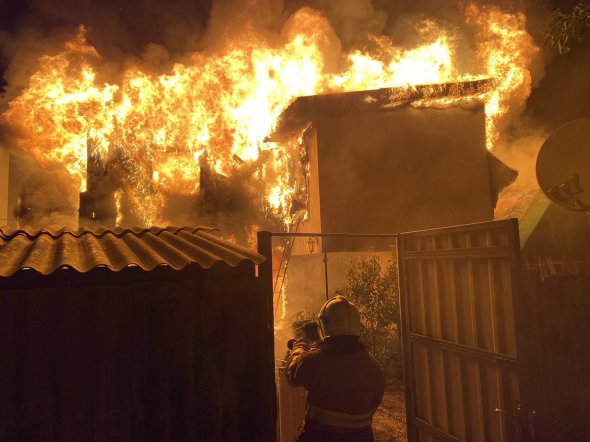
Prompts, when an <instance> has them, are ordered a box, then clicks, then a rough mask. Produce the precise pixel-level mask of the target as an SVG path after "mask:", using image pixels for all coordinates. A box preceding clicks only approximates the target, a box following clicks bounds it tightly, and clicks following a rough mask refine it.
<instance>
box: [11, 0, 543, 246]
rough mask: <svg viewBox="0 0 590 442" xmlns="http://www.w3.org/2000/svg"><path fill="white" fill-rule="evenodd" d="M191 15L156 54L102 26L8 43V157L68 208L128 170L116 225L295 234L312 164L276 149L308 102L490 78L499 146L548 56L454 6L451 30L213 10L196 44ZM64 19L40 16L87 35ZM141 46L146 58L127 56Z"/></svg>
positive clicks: (514, 30) (429, 23) (343, 17)
mask: <svg viewBox="0 0 590 442" xmlns="http://www.w3.org/2000/svg"><path fill="white" fill-rule="evenodd" d="M40 4H42V5H45V6H47V4H46V3H44V2H40ZM49 4H51V2H49ZM182 4H183V2H178V4H175V6H171V7H170V11H172V12H170V11H164V12H166V14H163V15H165V17H167V18H161V19H160V18H158V19H157V21H162V20H164V21H166V23H168V24H170V23H172V22H173V20H170V14H171V13H177V15H178V16H179V23H181V25H179V26H180V28H183V27H184V29H185V31H186V32H185V34H184V37H185V38H184V39H183V40H182V41H183V42H184V43H183V44H181V43H179V42H180V41H181V39H180V37H181V36H183V34H182V32H180V33H178V32H177V33H168V34H167V32H166V31H165V30H161V29H158V30H157V31H154V36H155V37H158V38H159V40H160V42H159V43H158V44H154V43H149V44H145V46H143V47H142V48H140V49H138V47H137V46H138V45H139V43H137V41H136V42H135V43H136V44H135V45H132V44H129V42H126V45H123V46H122V47H121V48H117V50H114V49H113V39H114V37H113V38H111V37H110V36H109V35H108V32H109V30H108V28H107V27H106V26H102V27H101V25H100V21H101V19H99V18H96V17H86V18H88V20H89V21H90V22H91V24H94V26H95V27H96V30H95V29H91V28H87V27H84V26H81V27H80V28H79V31H78V33H77V35H76V36H74V37H71V38H69V39H68V40H67V41H65V43H64V42H63V39H61V43H59V41H60V39H59V38H57V37H56V36H55V35H56V34H55V33H52V38H50V39H46V41H45V42H44V43H43V44H41V43H39V42H40V41H42V38H35V37H31V35H34V33H30V32H29V33H27V32H24V31H23V32H20V33H19V32H17V33H16V35H17V38H15V39H14V40H10V41H9V44H6V41H5V44H4V47H5V48H6V47H10V52H11V55H12V64H11V67H10V69H9V70H8V71H7V75H6V76H7V79H8V81H9V88H8V90H7V92H6V93H5V95H4V101H5V102H4V111H3V113H2V117H1V119H2V123H3V125H4V127H5V128H10V130H11V131H12V132H14V133H16V136H15V142H14V143H13V147H14V148H15V149H17V150H18V151H19V152H21V153H24V154H25V155H28V156H32V157H33V158H34V159H35V161H36V162H37V163H38V164H39V165H41V166H42V167H44V168H48V169H51V170H52V172H53V173H55V174H57V175H58V176H59V180H60V182H62V183H63V184H64V185H65V186H66V187H68V189H69V192H70V193H72V194H74V195H77V194H78V193H79V192H84V191H85V190H86V189H87V186H88V182H89V177H88V173H87V171H88V170H89V161H91V159H92V158H96V159H97V161H99V162H100V163H101V164H102V165H103V166H104V165H105V164H111V165H113V167H111V168H112V169H113V170H114V169H116V168H115V167H114V164H116V163H118V164H119V165H120V169H121V170H122V173H120V179H118V180H115V181H116V184H117V185H116V186H114V187H113V189H112V192H113V196H114V197H116V198H115V200H116V201H117V200H118V201H119V202H120V203H119V204H117V202H116V201H115V211H116V212H117V213H116V215H115V216H114V222H115V223H117V222H120V223H129V222H135V221H137V222H138V223H141V224H167V223H179V222H187V221H190V222H193V223H194V222H199V223H202V222H205V223H206V222H207V221H208V220H212V221H213V222H215V223H216V224H218V225H221V227H225V226H224V225H223V224H227V225H228V226H231V230H232V231H233V232H234V233H235V234H236V235H239V236H241V237H242V238H244V237H246V236H248V234H249V233H250V231H251V230H252V229H253V228H256V226H265V227H268V226H269V225H275V226H279V227H280V226H282V227H283V228H288V226H289V225H291V224H292V223H294V222H295V221H296V220H297V218H299V217H301V216H304V213H302V211H301V207H304V206H305V205H304V204H302V201H305V199H306V195H307V191H308V189H307V188H306V173H307V164H306V158H307V155H306V152H305V150H304V149H303V147H302V143H301V138H300V137H301V133H296V134H294V136H293V137H292V138H290V139H289V140H283V141H281V142H271V141H268V140H267V136H268V135H269V133H270V132H271V131H272V129H273V127H274V126H275V124H276V121H277V119H278V117H279V115H281V113H282V112H283V111H284V110H285V109H286V108H287V107H288V106H289V104H290V103H291V102H292V101H293V100H294V99H295V98H296V97H297V96H300V95H313V94H318V93H326V92H342V91H351V90H364V89H374V88H379V87H391V86H402V87H405V88H407V89H408V90H412V87H413V86H412V85H413V84H416V83H436V82H446V81H451V80H464V79H473V78H477V77H478V76H489V77H492V78H493V79H494V82H495V86H494V88H492V90H490V91H488V92H486V93H485V94H482V95H481V97H480V98H481V99H482V100H483V102H484V103H485V113H486V124H487V127H488V135H487V144H488V148H491V147H492V145H493V143H494V140H495V139H496V137H497V133H496V129H497V128H498V127H499V128H502V127H503V126H504V125H505V121H506V120H504V121H503V120H502V119H503V118H509V119H510V117H511V113H514V112H517V111H518V108H519V106H522V103H523V102H524V100H525V99H526V97H527V96H528V93H529V91H530V86H531V75H530V72H529V69H530V68H531V66H532V65H533V64H534V61H535V59H536V57H537V56H538V49H537V48H536V46H535V44H534V42H533V40H532V38H531V37H530V36H529V34H528V33H527V32H526V20H525V17H524V15H523V14H522V13H521V12H517V11H516V10H515V9H514V8H512V9H511V8H506V9H503V8H499V7H496V6H493V5H483V6H482V5H480V4H479V3H469V4H465V5H464V4H462V3H460V2H457V3H455V2H448V4H447V6H449V5H451V6H452V8H451V9H450V10H452V11H453V12H452V13H449V14H448V15H447V16H446V17H444V19H443V18H441V17H435V16H434V14H433V17H434V18H428V9H429V8H427V7H425V9H424V11H423V12H424V14H422V16H417V15H406V16H403V17H404V18H403V20H402V19H399V20H397V21H396V20H393V19H391V18H390V19H388V18H387V14H386V12H385V11H381V10H378V9H376V8H375V7H373V5H372V4H371V3H370V2H368V1H346V2H341V1H339V2H313V1H312V2H307V6H305V7H301V4H299V3H295V2H285V3H282V2H279V1H270V0H269V1H252V2H237V1H218V2H215V3H214V6H213V8H212V9H211V11H210V14H209V23H208V28H207V30H206V31H203V32H202V33H201V29H197V30H193V31H189V30H188V29H187V28H186V23H187V20H186V18H185V17H182V13H181V12H180V11H181V10H182V7H181V6H182ZM147 6H149V7H150V8H153V9H154V11H157V10H158V7H157V6H156V5H147ZM187 8H188V9H186V10H187V11H190V10H191V9H190V7H189V6H187ZM66 9H67V8H64V7H63V6H61V5H58V7H56V8H55V10H53V9H52V8H48V7H45V8H41V10H42V11H43V13H44V14H52V13H54V14H57V13H58V12H55V11H59V14H62V16H61V18H62V19H63V18H64V17H65V20H66V21H68V20H70V22H73V21H75V20H76V21H77V24H81V25H84V24H86V23H85V20H84V18H85V17H84V16H81V15H80V14H77V13H76V12H72V11H68V10H66ZM144 9H145V8H140V10H142V12H141V14H139V16H141V15H142V14H148V12H146V11H144ZM73 10H74V11H76V10H77V8H73ZM49 11H54V12H49ZM174 11H175V12H174ZM111 12H112V11H110V10H109V9H108V8H106V9H105V12H104V13H103V15H106V16H109V14H110V13H111ZM398 12H399V11H398ZM154 13H155V12H154ZM117 20H119V19H117ZM117 20H115V21H114V23H118V21H117ZM138 20H139V19H138ZM410 24H411V25H410ZM163 26H164V27H165V28H166V29H168V28H167V27H166V26H167V25H163ZM197 28H198V27H197ZM101 29H102V31H103V33H102V34H101V33H100V30H101ZM170 29H172V28H170ZM400 29H404V30H405V31H404V33H403V38H399V35H400ZM181 30H182V29H181ZM62 31H63V29H62ZM117 31H119V30H118V29H116V28H115V31H113V32H114V34H116V35H119V34H120V33H119V32H117ZM177 31H178V30H177ZM171 35H176V37H179V39H177V40H175V39H174V38H172V37H171ZM392 35H396V36H397V37H398V38H397V40H396V39H394V38H393V37H392ZM189 36H190V37H191V38H188V37H189ZM18 37H20V38H22V39H23V40H26V42H27V43H28V44H22V45H21V44H19V41H18ZM5 40H6V39H5ZM140 40H141V39H139V40H138V41H140ZM189 40H190V41H189ZM32 41H34V42H35V44H33V43H31V42H32ZM58 43H59V44H58ZM133 46H136V47H135V49H134V50H135V51H138V52H140V53H141V52H142V54H141V56H140V57H137V56H129V54H128V53H126V52H125V50H126V49H127V50H131V48H133ZM31 48H32V49H31ZM5 50H6V49H5ZM121 54H125V55H121ZM89 147H90V148H91V150H92V155H91V156H88V153H87V152H88V149H89ZM90 168H92V167H90ZM118 173H119V172H118ZM206 180H208V183H209V184H208V185H207V186H205V181H206ZM205 187H208V190H205ZM183 197H187V198H188V199H182V198H183ZM232 201H234V202H235V201H240V202H239V203H232ZM244 201H245V202H244ZM187 202H188V203H187ZM187 204H188V205H189V206H191V207H192V209H189V210H187V209H186V207H185V206H187ZM171 206H172V207H181V208H182V210H172V209H170V207H171ZM112 218H113V217H112V216H111V218H110V221H109V222H112ZM38 222H39V221H35V220H33V221H32V223H38Z"/></svg>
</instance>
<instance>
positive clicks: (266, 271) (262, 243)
mask: <svg viewBox="0 0 590 442" xmlns="http://www.w3.org/2000/svg"><path fill="white" fill-rule="evenodd" d="M257 242H258V253H260V254H261V255H262V256H264V258H265V260H264V262H263V263H262V264H259V265H258V290H259V293H260V296H261V297H262V298H263V301H262V305H263V312H262V318H264V321H265V344H266V345H265V347H266V349H267V350H266V358H265V359H266V360H265V361H264V364H263V366H262V371H263V376H264V379H265V380H266V382H265V385H268V391H264V392H262V394H264V395H265V396H266V395H268V396H272V398H269V399H270V400H269V401H268V404H269V406H271V407H272V411H271V410H268V412H267V413H265V414H266V415H267V416H268V419H269V423H268V432H267V434H266V435H265V436H266V437H265V438H264V439H263V440H266V441H268V442H275V441H276V437H277V385H276V381H275V352H274V339H275V338H274V317H273V282H272V233H271V232H266V231H261V232H258V233H257ZM271 404H272V405H271ZM261 412H263V413H264V410H261Z"/></svg>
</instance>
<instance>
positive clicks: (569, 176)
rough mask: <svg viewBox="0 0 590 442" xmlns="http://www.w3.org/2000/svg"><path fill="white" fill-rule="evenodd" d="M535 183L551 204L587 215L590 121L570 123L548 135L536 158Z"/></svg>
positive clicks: (589, 119)
mask: <svg viewBox="0 0 590 442" xmlns="http://www.w3.org/2000/svg"><path fill="white" fill-rule="evenodd" d="M537 181H538V182H539V187H540V188H541V190H543V192H544V193H545V195H547V197H548V198H549V199H550V200H551V201H553V202H555V203H557V204H559V205H560V206H563V207H565V208H567V209H570V210H575V211H579V212H590V118H580V119H579V120H573V121H570V122H569V123H566V124H564V125H563V126H561V127H559V128H557V129H556V130H555V131H554V132H553V133H552V134H551V135H549V138H547V140H546V141H545V143H544V144H543V146H542V147H541V150H540V151H539V155H538V156H537Z"/></svg>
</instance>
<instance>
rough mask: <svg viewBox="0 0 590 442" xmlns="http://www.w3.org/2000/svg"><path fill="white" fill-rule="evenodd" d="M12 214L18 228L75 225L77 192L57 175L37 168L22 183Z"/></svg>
mask: <svg viewBox="0 0 590 442" xmlns="http://www.w3.org/2000/svg"><path fill="white" fill-rule="evenodd" d="M14 216H15V217H16V218H17V219H18V220H19V226H20V227H25V226H30V227H35V228H42V227H49V226H56V227H60V228H61V227H70V228H77V226H78V195H77V194H75V193H72V192H71V190H70V189H68V187H67V186H65V185H64V181H63V178H60V177H59V176H58V175H57V174H55V173H51V172H46V171H42V170H40V171H37V172H35V173H33V174H31V175H29V176H28V177H27V178H26V179H25V180H24V182H23V183H22V187H21V190H20V193H19V197H18V205H17V207H16V208H15V209H14Z"/></svg>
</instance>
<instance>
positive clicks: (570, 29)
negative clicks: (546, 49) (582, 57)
mask: <svg viewBox="0 0 590 442" xmlns="http://www.w3.org/2000/svg"><path fill="white" fill-rule="evenodd" d="M587 28H590V5H589V4H584V3H578V5H577V6H576V7H574V9H573V11H572V12H571V13H570V14H566V13H564V12H563V11H561V9H557V10H555V11H554V12H553V14H551V22H550V25H549V30H548V31H547V33H546V34H545V40H544V42H543V44H544V45H547V44H549V45H550V46H553V47H556V48H557V50H558V51H559V53H560V54H566V53H568V52H569V51H570V50H571V48H570V43H571V42H572V41H582V40H583V32H584V31H585V30H586V29H587Z"/></svg>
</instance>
